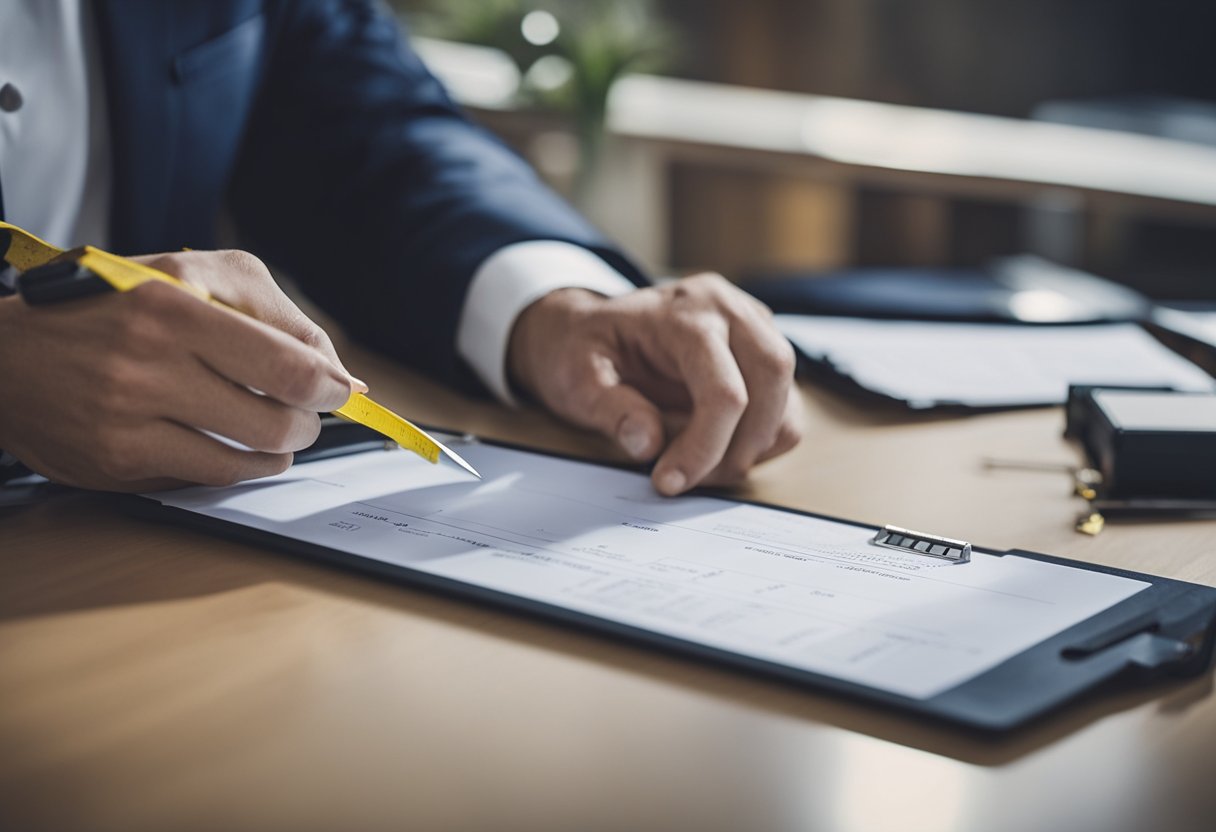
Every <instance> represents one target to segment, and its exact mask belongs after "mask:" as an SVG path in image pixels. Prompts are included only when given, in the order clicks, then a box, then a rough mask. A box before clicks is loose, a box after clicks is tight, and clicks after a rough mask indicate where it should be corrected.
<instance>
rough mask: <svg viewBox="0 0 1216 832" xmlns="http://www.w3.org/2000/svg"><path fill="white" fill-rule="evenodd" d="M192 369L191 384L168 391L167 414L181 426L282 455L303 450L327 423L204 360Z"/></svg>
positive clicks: (165, 409)
mask: <svg viewBox="0 0 1216 832" xmlns="http://www.w3.org/2000/svg"><path fill="white" fill-rule="evenodd" d="M187 371H188V372H189V376H190V378H189V381H188V383H184V384H178V385H165V388H164V389H165V393H166V394H167V398H168V400H167V401H166V403H165V405H164V412H165V415H166V416H167V417H168V418H169V419H171V420H173V421H175V422H178V423H180V424H182V425H186V426H189V427H193V428H197V429H198V430H205V431H209V432H211V433H215V434H219V435H220V436H224V437H227V438H228V439H232V440H234V441H236V442H240V443H241V444H242V445H245V446H246V447H249V448H252V449H254V450H256V451H266V452H269V453H276V454H282V453H290V452H293V451H299V450H303V449H304V448H307V447H308V446H309V445H311V444H312V443H313V442H314V441H315V440H316V438H317V435H318V434H319V433H320V430H321V420H320V418H319V417H318V416H317V414H316V412H314V411H311V410H302V409H300V408H297V407H289V406H288V405H285V404H282V403H280V402H277V401H275V400H273V399H271V398H270V397H268V396H260V395H258V394H257V393H254V392H252V391H251V390H249V389H248V388H245V387H241V386H238V385H236V384H233V383H232V382H230V381H228V380H227V379H224V378H221V377H220V376H218V375H216V374H215V372H213V371H212V370H211V369H210V368H208V367H206V366H204V365H203V364H202V363H201V362H198V361H195V362H193V366H191V367H189V368H187Z"/></svg>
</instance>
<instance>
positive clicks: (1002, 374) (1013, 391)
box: [777, 315, 1216, 408]
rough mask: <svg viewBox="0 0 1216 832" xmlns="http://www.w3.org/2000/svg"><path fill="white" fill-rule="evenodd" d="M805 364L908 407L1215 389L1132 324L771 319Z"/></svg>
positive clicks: (1059, 400)
mask: <svg viewBox="0 0 1216 832" xmlns="http://www.w3.org/2000/svg"><path fill="white" fill-rule="evenodd" d="M777 326H778V327H779V328H780V329H781V331H782V332H783V333H784V334H785V336H786V337H787V338H789V339H790V341H791V343H793V345H794V346H795V347H797V348H798V349H799V350H800V351H801V352H802V353H803V354H805V355H806V356H808V357H809V358H812V359H815V360H820V361H825V362H827V363H829V364H831V365H832V367H833V368H835V369H836V370H837V371H838V372H840V373H842V374H843V375H846V376H849V377H850V378H852V379H853V380H854V381H856V382H857V383H858V384H860V385H861V386H862V387H864V388H866V389H867V390H872V391H873V392H875V393H881V394H882V395H885V396H890V397H892V398H895V399H899V400H901V401H905V402H907V403H908V404H909V405H911V406H912V407H916V408H923V407H934V406H937V405H943V404H959V405H967V406H970V407H1015V406H1026V405H1046V404H1062V403H1063V402H1064V401H1065V400H1066V399H1067V398H1068V385H1069V384H1108V385H1115V386H1128V385H1132V386H1154V387H1160V386H1164V387H1175V388H1177V389H1179V390H1185V391H1191V392H1198V391H1204V390H1212V389H1214V388H1216V381H1213V379H1212V377H1211V376H1209V375H1208V374H1207V373H1205V372H1204V371H1203V370H1202V369H1200V368H1199V367H1197V366H1196V365H1195V364H1193V363H1191V362H1190V361H1187V360H1186V359H1185V358H1183V357H1182V356H1180V355H1177V354H1176V353H1174V352H1172V351H1170V350H1169V349H1168V348H1166V347H1165V346H1163V345H1162V344H1160V343H1159V342H1158V341H1157V340H1156V339H1155V338H1153V337H1152V336H1151V335H1149V334H1148V333H1147V332H1145V331H1144V330H1143V329H1141V328H1140V327H1139V326H1137V325H1135V324H1097V325H1084V326H1026V325H1017V324H969V323H934V322H924V321H885V320H870V319H866V318H831V317H818V316H810V315H778V316H777Z"/></svg>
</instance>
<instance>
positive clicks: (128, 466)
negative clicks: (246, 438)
mask: <svg viewBox="0 0 1216 832" xmlns="http://www.w3.org/2000/svg"><path fill="white" fill-rule="evenodd" d="M98 454H99V458H98V460H97V467H96V470H97V472H98V473H99V474H100V475H101V476H102V477H104V478H105V479H104V481H102V482H89V481H86V482H85V483H84V484H86V485H88V486H90V487H102V488H107V489H110V490H121V491H134V490H148V489H152V488H159V487H172V486H173V485H176V484H182V483H197V484H200V485H214V486H225V485H232V484H234V483H237V482H241V481H243V480H250V479H257V478H260V477H269V476H273V475H275V474H281V473H283V472H284V471H286V470H287V468H288V467H289V466H290V465H291V460H292V455H291V454H289V453H283V454H270V453H263V452H260V451H243V450H238V449H236V448H231V447H229V446H227V445H225V444H224V443H222V442H219V441H217V440H215V439H212V438H211V437H209V436H205V435H203V434H201V433H199V432H198V431H196V430H194V429H193V428H188V427H184V426H182V425H177V424H174V423H172V422H168V421H165V420H157V421H154V422H149V423H146V424H143V425H141V426H140V427H139V429H138V430H130V431H127V432H125V433H123V434H118V435H114V436H110V437H108V438H107V439H106V441H105V443H104V444H103V446H102V447H101V448H99V449H98ZM151 471H155V472H156V476H155V477H154V478H148V472H151Z"/></svg>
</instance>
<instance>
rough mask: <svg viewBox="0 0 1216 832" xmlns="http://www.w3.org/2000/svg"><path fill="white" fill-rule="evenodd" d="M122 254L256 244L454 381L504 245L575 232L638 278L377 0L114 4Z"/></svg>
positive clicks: (327, 304) (321, 298)
mask: <svg viewBox="0 0 1216 832" xmlns="http://www.w3.org/2000/svg"><path fill="white" fill-rule="evenodd" d="M96 7H97V9H98V35H99V39H100V41H101V50H102V57H103V60H104V66H105V74H106V90H107V94H108V105H109V119H110V134H111V144H112V147H113V154H114V155H113V165H114V167H113V181H114V200H113V213H112V236H111V243H112V248H113V249H114V250H115V251H117V252H119V253H125V254H136V253H143V252H155V251H170V250H174V249H179V248H181V247H183V246H189V247H192V248H200V249H206V248H213V247H214V246H215V236H216V220H217V216H218V215H219V213H220V211H221V209H222V208H223V207H224V206H225V205H226V206H227V207H228V208H229V210H230V212H231V216H232V217H233V218H234V219H235V221H236V224H237V230H238V232H239V234H240V238H241V241H242V244H243V245H244V246H245V247H247V248H249V249H250V250H251V251H253V252H254V253H256V254H258V255H259V256H261V257H262V258H263V259H265V260H266V261H267V262H269V263H271V264H273V265H275V266H277V267H279V268H281V269H283V270H284V271H286V272H287V273H288V274H290V275H291V276H292V277H293V278H295V279H296V280H297V281H298V282H299V283H300V285H301V287H302V288H303V289H304V290H305V291H306V292H307V293H308V294H309V295H310V296H311V297H312V298H314V299H315V300H316V301H317V302H318V303H319V304H320V305H321V306H322V307H323V308H324V309H325V310H326V311H327V312H329V313H330V314H332V315H333V316H334V317H335V318H336V319H337V320H338V321H339V322H340V323H343V324H347V325H350V326H351V327H352V328H353V327H354V326H357V327H358V330H359V332H360V333H362V337H363V339H364V340H365V341H368V342H370V344H371V345H372V346H374V347H376V348H378V349H380V350H382V351H384V352H387V353H389V354H390V355H393V356H394V357H397V358H401V359H404V358H405V357H406V356H409V358H410V360H412V361H413V362H414V363H415V364H418V365H421V366H423V367H424V368H426V369H428V370H429V371H431V372H433V373H434V374H436V375H438V376H440V377H442V378H444V379H445V380H447V381H449V382H454V381H458V380H466V381H467V379H468V374H467V371H465V370H463V369H462V362H460V361H459V360H458V359H457V357H456V354H455V332H456V324H457V321H458V319H459V315H460V310H461V306H462V302H463V299H464V296H465V292H466V289H467V287H468V284H469V281H470V280H471V278H472V276H473V274H474V272H475V271H476V269H477V267H478V266H479V265H480V263H481V262H482V261H483V260H484V259H485V258H486V257H487V256H489V255H490V254H492V253H493V252H494V251H496V250H498V249H499V248H502V247H503V246H506V245H509V244H511V243H516V242H522V241H526V240H536V239H549V240H562V241H566V242H570V243H574V244H577V245H580V246H584V247H586V248H588V249H591V250H593V251H595V252H596V253H598V254H600V255H601V256H602V257H603V258H604V259H606V260H607V261H608V262H609V263H610V264H611V265H613V266H614V267H616V268H618V269H619V270H621V271H622V273H623V274H625V275H626V276H628V277H630V278H632V279H634V280H635V281H640V279H641V278H640V275H639V274H638V273H637V271H636V270H635V269H634V268H633V267H632V266H631V265H630V264H629V263H628V262H626V261H625V259H624V258H623V257H622V256H621V255H620V254H619V253H618V252H617V251H616V250H615V249H613V248H612V246H611V245H609V244H608V243H607V242H606V241H605V240H604V239H603V238H602V237H601V236H600V235H599V233H597V232H596V231H595V229H593V228H592V227H591V226H590V225H588V223H587V222H586V221H585V220H583V219H582V218H581V217H580V216H579V215H578V214H577V213H576V212H575V211H574V210H572V209H571V208H570V207H569V206H568V205H567V204H565V203H564V202H563V201H562V200H561V199H559V198H558V197H557V196H555V195H554V194H552V193H551V192H550V191H549V190H548V189H546V188H545V187H544V186H543V185H542V184H540V182H539V181H538V180H537V179H536V177H535V175H534V174H533V172H532V171H531V170H530V169H529V168H528V166H527V165H526V164H525V163H524V162H523V161H521V160H520V159H519V158H518V157H516V156H515V155H514V154H513V153H511V152H510V151H508V150H507V149H506V148H504V147H503V146H502V145H501V144H500V143H499V142H498V141H497V140H496V139H494V138H493V137H491V136H490V135H488V134H487V133H486V132H485V131H483V130H482V129H480V128H479V127H477V126H475V125H473V124H471V123H470V122H469V121H468V120H467V119H466V118H465V117H464V116H463V115H462V114H461V113H460V112H459V111H458V109H457V108H456V106H455V105H453V103H452V102H451V100H450V99H449V98H448V96H447V94H446V93H445V92H444V90H443V89H442V88H441V86H440V85H439V83H438V82H437V81H436V80H435V79H434V78H433V77H432V76H431V75H430V73H429V72H427V70H426V69H425V68H424V67H423V66H422V64H421V63H420V62H419V60H418V58H417V57H416V56H415V55H414V54H413V53H412V52H411V51H410V49H409V47H408V45H407V44H406V43H404V41H403V39H402V37H401V35H400V32H399V29H398V25H397V22H396V21H395V20H394V19H393V18H392V17H391V16H390V15H389V14H388V13H386V12H385V11H384V10H383V9H382V8H381V7H380V6H379V5H378V4H376V3H373V2H368V1H367V0H173V2H167V1H166V0H104V2H102V1H101V0H99V2H97V4H96Z"/></svg>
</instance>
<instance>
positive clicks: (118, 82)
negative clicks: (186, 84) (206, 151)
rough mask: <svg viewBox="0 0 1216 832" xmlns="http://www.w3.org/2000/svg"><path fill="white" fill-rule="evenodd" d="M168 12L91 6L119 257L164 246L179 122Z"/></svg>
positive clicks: (158, 0) (143, 6)
mask: <svg viewBox="0 0 1216 832" xmlns="http://www.w3.org/2000/svg"><path fill="white" fill-rule="evenodd" d="M173 5H174V4H173V3H171V2H164V0H99V2H97V4H96V9H97V35H98V39H99V40H100V47H101V56H102V63H103V66H104V68H105V76H106V78H105V81H106V83H105V88H106V104H107V107H108V109H109V121H110V148H111V159H112V163H113V167H112V171H113V177H112V181H113V196H112V199H111V214H110V239H111V242H112V245H113V248H114V250H115V251H117V252H120V253H125V254H135V253H142V252H148V251H154V250H157V249H158V248H159V247H162V246H163V243H161V240H162V239H163V234H164V224H165V216H166V214H167V208H168V205H169V188H170V184H171V178H172V170H173V155H174V146H175V140H176V135H177V118H178V114H177V106H178V104H177V101H176V99H175V97H174V96H173V93H172V89H171V86H170V85H171V83H172V79H171V75H170V71H171V67H172V57H173V34H174V32H173V31H172V24H173V20H172V15H173Z"/></svg>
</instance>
